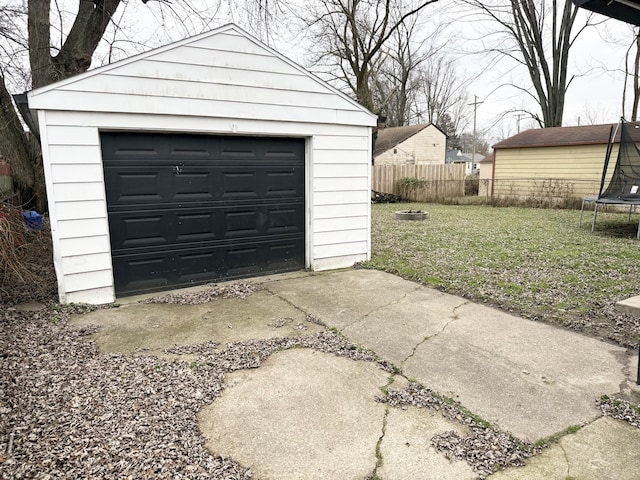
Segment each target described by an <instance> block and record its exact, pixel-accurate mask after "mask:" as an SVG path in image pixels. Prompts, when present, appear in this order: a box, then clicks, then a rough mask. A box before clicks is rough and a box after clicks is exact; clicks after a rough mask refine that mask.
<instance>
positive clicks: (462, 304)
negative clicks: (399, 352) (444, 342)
mask: <svg viewBox="0 0 640 480" xmlns="http://www.w3.org/2000/svg"><path fill="white" fill-rule="evenodd" d="M468 304H469V301H466V302H463V303H461V304H460V305H456V306H455V307H454V308H453V310H452V315H451V317H449V321H448V322H447V323H445V324H444V325H443V326H442V328H441V329H440V331H439V332H438V333H434V334H433V335H430V336H428V337H424V338H423V339H422V340H421V341H420V342H418V343H417V344H416V345H415V347H413V350H412V351H411V353H410V354H409V355H407V358H405V359H404V360H403V361H402V363H401V364H400V365H401V366H403V365H404V364H405V363H406V362H407V361H408V360H409V359H410V358H411V357H413V356H414V355H415V353H416V351H417V350H418V348H420V347H421V346H422V344H424V343H425V342H426V341H427V340H430V339H432V338H435V337H437V336H438V335H441V334H442V333H444V331H445V330H446V329H447V327H449V325H451V324H452V323H453V322H455V321H456V320H459V319H460V317H458V314H457V313H456V310H457V309H459V308H461V307H464V306H465V305H468Z"/></svg>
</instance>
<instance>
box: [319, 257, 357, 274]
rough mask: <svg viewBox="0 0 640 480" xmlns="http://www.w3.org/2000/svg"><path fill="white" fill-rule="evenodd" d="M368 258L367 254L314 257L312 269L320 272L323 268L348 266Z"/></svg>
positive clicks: (331, 268) (333, 268)
mask: <svg viewBox="0 0 640 480" xmlns="http://www.w3.org/2000/svg"><path fill="white" fill-rule="evenodd" d="M365 260H369V257H368V256H367V254H362V253H361V254H355V255H343V256H336V257H329V258H316V259H315V260H314V262H313V269H314V270H315V271H318V272H321V271H323V270H335V269H336V268H349V267H352V266H353V264H354V263H356V262H364V261H365Z"/></svg>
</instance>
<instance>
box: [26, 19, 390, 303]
mask: <svg viewBox="0 0 640 480" xmlns="http://www.w3.org/2000/svg"><path fill="white" fill-rule="evenodd" d="M28 100H29V107H30V109H31V110H32V111H37V116H38V120H39V128H40V135H41V143H42V155H43V163H44V171H45V177H46V184H47V194H48V201H49V213H50V221H51V231H52V237H53V252H54V253H53V255H54V264H55V269H56V274H57V277H58V287H59V288H58V291H59V296H60V301H61V302H62V303H69V302H86V303H94V304H96V303H108V302H113V301H114V299H115V298H116V297H117V296H122V295H130V294H136V293H141V292H149V291H156V290H163V289H169V288H175V287H182V286H188V285H193V284H199V283H207V282H210V281H217V280H225V279H233V278H240V277H247V276H256V275H263V274H269V273H277V272H283V271H291V270H302V269H305V268H309V269H311V270H325V269H333V268H341V267H348V266H351V265H353V264H354V263H355V262H358V261H363V260H367V259H369V258H370V254H371V240H370V239H371V231H370V218H371V201H370V196H371V193H370V185H371V155H372V152H371V135H372V128H373V127H374V126H375V125H376V118H377V117H376V115H373V114H372V113H371V112H369V111H367V110H366V109H364V108H363V107H361V106H360V105H358V104H357V103H356V102H355V101H353V100H352V99H350V98H348V97H347V96H346V95H344V94H342V93H340V92H339V91H338V90H336V89H334V88H333V87H331V86H329V85H328V84H327V83H325V82H323V81H322V80H320V79H319V78H317V77H315V76H314V75H312V74H310V73H309V72H307V71H306V70H304V69H303V68H302V67H300V66H298V65H296V64H295V63H293V62H292V61H290V60H288V59H287V58H286V57H284V56H282V55H281V54H279V53H277V52H276V51H274V50H273V49H271V48H270V47H268V46H266V45H264V44H263V43H261V42H260V41H259V40H257V39H255V38H254V37H252V36H251V35H249V34H248V33H246V32H245V31H244V30H242V29H240V28H239V27H237V26H235V25H227V26H224V27H221V28H218V29H215V30H213V31H210V32H206V33H203V34H200V35H197V36H195V37H191V38H187V39H184V40H182V41H179V42H176V43H172V44H170V45H167V46H165V47H162V48H158V49H155V50H151V51H148V52H146V53H143V54H140V55H137V56H135V57H131V58H128V59H125V60H122V61H120V62H116V63H113V64H110V65H106V66H104V67H101V68H97V69H95V70H91V71H88V72H86V73H83V74H81V75H77V76H75V77H72V78H68V79H66V80H62V81H60V82H57V83H54V84H52V85H48V86H46V87H42V88H39V89H37V90H34V91H32V92H30V93H29V94H28Z"/></svg>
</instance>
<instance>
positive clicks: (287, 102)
mask: <svg viewBox="0 0 640 480" xmlns="http://www.w3.org/2000/svg"><path fill="white" fill-rule="evenodd" d="M109 77H110V80H111V81H109V82H106V81H105V79H104V78H103V77H93V78H89V79H87V80H85V81H84V82H82V83H81V84H74V85H69V86H67V87H64V88H63V89H62V90H67V91H75V92H94V93H95V92H99V93H103V94H115V95H143V96H147V97H158V101H164V98H166V97H176V98H183V99H189V100H197V99H204V100H213V101H224V102H241V103H259V104H265V105H278V106H285V107H290V106H298V107H299V106H304V107H309V108H322V109H340V108H345V109H349V110H353V111H357V109H356V107H355V106H353V105H349V104H348V103H347V102H345V101H344V100H343V99H342V98H340V97H337V96H336V95H333V94H330V93H328V92H323V93H316V92H298V91H295V90H288V91H285V90H274V89H270V88H265V87H263V86H259V87H253V86H242V85H241V86H238V85H223V84H216V85H212V84H211V83H209V82H194V81H187V80H165V79H163V80H158V79H156V78H141V77H117V76H113V75H109ZM160 99H162V100H160Z"/></svg>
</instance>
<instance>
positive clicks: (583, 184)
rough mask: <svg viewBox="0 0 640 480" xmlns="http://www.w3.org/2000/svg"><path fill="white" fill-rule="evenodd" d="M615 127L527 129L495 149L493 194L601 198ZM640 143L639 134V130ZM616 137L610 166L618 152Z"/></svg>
mask: <svg viewBox="0 0 640 480" xmlns="http://www.w3.org/2000/svg"><path fill="white" fill-rule="evenodd" d="M612 127H613V128H614V129H615V127H616V124H613V125H611V124H606V125H585V126H579V127H554V128H538V129H531V130H526V131H524V132H522V133H519V134H517V135H514V136H513V137H510V138H507V139H506V140H503V141H502V142H499V143H497V144H495V145H494V146H493V149H494V153H495V158H494V168H493V171H494V176H493V180H494V184H493V194H494V195H501V196H517V197H533V196H540V195H544V196H547V197H554V198H567V197H571V196H574V197H582V196H586V195H597V194H598V192H599V190H600V181H601V178H602V169H603V166H604V160H605V156H606V151H607V144H608V141H609V135H610V133H611V129H612ZM634 132H635V133H636V135H637V137H638V138H637V139H634V140H636V141H640V129H636V130H634ZM619 135H620V134H619V132H618V134H617V135H616V139H615V143H614V148H613V152H612V156H611V163H610V165H611V166H612V167H613V166H614V165H615V161H616V158H617V153H618V145H617V144H618V143H619Z"/></svg>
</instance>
